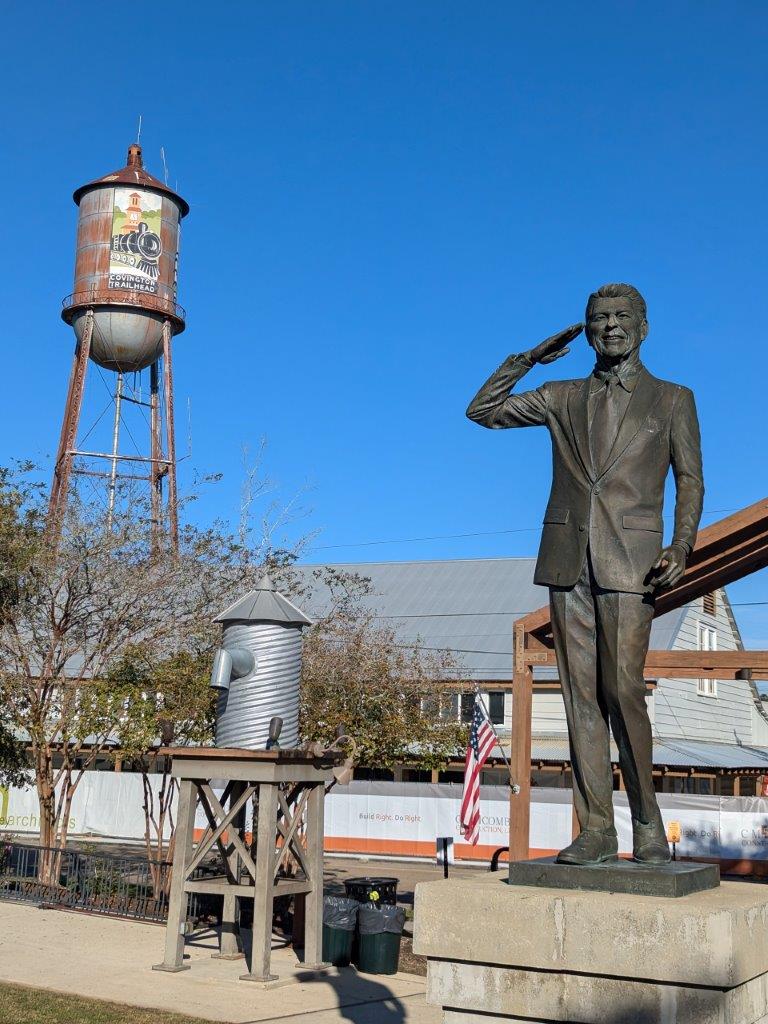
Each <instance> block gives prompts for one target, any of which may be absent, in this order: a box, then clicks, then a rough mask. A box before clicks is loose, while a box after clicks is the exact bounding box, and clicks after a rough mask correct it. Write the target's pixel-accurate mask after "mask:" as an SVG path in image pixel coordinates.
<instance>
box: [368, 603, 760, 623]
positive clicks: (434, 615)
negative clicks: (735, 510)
mask: <svg viewBox="0 0 768 1024" xmlns="http://www.w3.org/2000/svg"><path fill="white" fill-rule="evenodd" d="M729 604H730V606H731V608H758V607H762V606H764V605H768V601H730V602H729ZM532 611H535V609H533V608H524V609H520V608H516V609H514V610H512V611H509V610H507V609H506V608H502V609H499V611H493V612H409V613H408V614H407V615H373V616H371V618H374V619H467V618H476V617H480V616H488V615H530V614H531V612H532Z"/></svg>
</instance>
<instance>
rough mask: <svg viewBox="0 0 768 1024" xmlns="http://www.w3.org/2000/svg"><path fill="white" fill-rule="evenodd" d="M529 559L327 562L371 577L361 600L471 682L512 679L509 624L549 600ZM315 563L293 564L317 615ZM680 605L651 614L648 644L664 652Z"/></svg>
mask: <svg viewBox="0 0 768 1024" xmlns="http://www.w3.org/2000/svg"><path fill="white" fill-rule="evenodd" d="M535 565H536V559H534V558H475V559H464V558H461V559H451V560H445V561H434V562H353V563H334V564H332V565H330V566H329V568H333V569H337V570H341V571H346V572H349V573H355V574H357V575H360V576H364V577H367V578H369V579H370V581H371V593H370V594H369V595H367V596H366V597H365V598H364V599H363V603H364V604H365V606H366V607H367V608H368V609H370V611H372V612H373V613H374V614H375V615H376V616H379V617H381V619H382V621H386V622H388V623H389V624H391V625H392V626H393V628H394V629H395V631H396V633H397V636H398V638H399V639H401V640H402V641H403V642H404V643H406V642H408V643H412V642H414V641H416V640H417V639H418V640H421V643H422V644H423V646H424V647H428V648H437V649H440V650H442V649H448V650H450V651H453V652H454V653H455V656H456V659H457V661H458V662H459V664H460V669H459V671H457V673H456V674H457V676H458V677H459V678H463V679H473V680H489V681H490V680H504V679H510V680H511V678H512V625H513V623H514V622H515V620H516V619H519V618H521V617H522V616H523V615H526V614H528V613H529V612H532V611H535V609H537V608H540V607H541V606H542V605H543V604H546V603H547V600H548V594H547V588H546V587H539V586H536V585H535V584H534V582H533V571H534V567H535ZM316 569H317V566H296V571H297V572H298V573H299V574H300V576H301V577H302V579H303V581H304V582H306V583H307V584H310V585H311V586H312V588H313V589H314V593H313V597H312V598H311V600H310V601H309V602H308V611H309V613H310V614H311V615H313V617H315V618H317V617H320V616H322V614H323V613H324V612H325V611H326V610H327V608H328V607H329V605H330V600H331V596H330V592H329V591H328V590H327V589H325V588H324V587H323V586H321V585H319V584H318V583H317V580H316V578H315V577H314V576H313V575H312V571H313V570H316ZM683 614H684V610H681V611H674V612H670V613H669V614H667V615H662V616H661V617H660V618H658V619H656V620H654V623H653V629H652V633H651V647H652V648H653V649H654V650H669V649H670V648H671V647H672V644H673V642H674V639H675V637H676V636H677V632H678V630H679V628H680V623H681V622H682V617H683ZM534 679H538V680H546V679H557V670H556V669H554V668H539V669H536V670H535V672H534Z"/></svg>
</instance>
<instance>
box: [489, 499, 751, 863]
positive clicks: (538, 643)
mask: <svg viewBox="0 0 768 1024" xmlns="http://www.w3.org/2000/svg"><path fill="white" fill-rule="evenodd" d="M766 565H768V498H763V499H762V500H760V501H758V502H755V504H754V505H749V506H748V507H747V508H744V509H741V510H740V511H738V512H736V513H734V514H733V515H730V516H727V517H726V518H725V519H720V520H718V521H717V522H716V523H713V524H712V525H711V526H708V527H706V529H704V530H701V531H700V532H699V535H698V537H697V539H696V546H695V547H694V549H693V552H692V553H691V557H690V559H689V563H688V566H687V568H686V571H685V574H684V575H683V578H682V579H681V580H680V582H679V583H678V584H677V586H675V587H673V588H672V589H671V590H668V591H666V592H665V593H663V594H661V595H659V597H658V599H657V601H656V610H655V613H654V614H655V616H659V615H664V614H665V613H666V612H670V611H673V610H674V609H676V608H681V607H682V606H683V605H686V604H689V603H690V602H691V601H694V600H695V599H696V598H698V597H702V596H703V595H704V594H708V593H711V592H712V591H714V590H718V589H719V588H721V587H724V586H727V584H729V583H733V582H734V580H738V579H742V578H743V577H744V576H748V575H749V574H750V573H753V572H756V571H757V570H758V569H762V568H764V567H765V566H766ZM513 629H514V646H513V650H514V655H513V676H512V694H513V697H512V752H511V758H510V764H511V772H512V782H513V787H512V790H511V796H510V814H509V858H510V860H527V858H528V850H529V838H530V821H531V712H532V707H533V690H534V684H533V670H534V667H536V666H553V665H556V664H557V662H556V658H555V651H554V646H553V641H552V622H551V618H550V612H549V606H545V607H543V608H539V609H538V610H537V611H535V612H531V613H530V614H529V615H526V616H524V617H523V618H521V619H518V621H517V622H516V623H515V624H514V627H513ZM645 676H646V678H647V679H658V678H682V679H706V678H711V679H746V678H752V677H757V678H763V679H768V651H649V652H648V657H647V658H646V662H645Z"/></svg>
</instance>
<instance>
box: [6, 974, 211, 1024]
mask: <svg viewBox="0 0 768 1024" xmlns="http://www.w3.org/2000/svg"><path fill="white" fill-rule="evenodd" d="M0 1024H203V1021H202V1019H201V1018H200V1017H184V1016H180V1015H179V1014H178V1013H161V1012H160V1011H159V1010H141V1009H139V1008H138V1007H135V1006H125V1005H123V1004H122V1003H106V1002H102V1001H101V1000H100V999H82V998H80V996H66V995H61V994H59V993H58V992H48V991H46V990H45V989H41V988H27V987H26V986H25V985H5V984H0Z"/></svg>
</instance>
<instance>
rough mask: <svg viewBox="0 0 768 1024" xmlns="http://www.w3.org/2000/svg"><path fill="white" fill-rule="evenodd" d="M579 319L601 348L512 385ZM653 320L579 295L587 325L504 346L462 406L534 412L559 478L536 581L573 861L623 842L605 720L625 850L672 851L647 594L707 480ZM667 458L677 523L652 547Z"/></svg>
mask: <svg viewBox="0 0 768 1024" xmlns="http://www.w3.org/2000/svg"><path fill="white" fill-rule="evenodd" d="M585 328H586V335H587V341H588V342H589V344H590V345H591V347H592V348H593V349H594V350H595V355H596V357H597V361H596V363H595V368H594V370H593V371H592V373H591V374H590V375H589V376H588V377H587V378H586V379H584V380H566V381H552V382H550V383H547V384H542V386H541V387H539V388H536V390H535V391H527V392H525V393H523V394H518V395H512V394H510V391H511V389H512V388H513V387H514V385H515V384H517V382H518V381H519V380H520V379H521V378H522V377H523V376H524V375H525V374H526V373H527V372H528V371H529V370H530V369H531V367H532V366H533V365H534V364H535V363H552V362H554V361H555V360H556V359H559V358H560V357H561V356H564V355H566V353H567V352H568V348H567V345H568V343H569V342H571V341H572V340H573V339H574V338H575V337H577V336H578V335H579V334H580V333H581V331H582V330H584V329H585ZM647 333H648V321H647V319H646V306H645V301H644V299H643V297H642V295H641V294H640V293H639V292H638V290H637V289H636V288H633V287H632V286H631V285H627V284H607V285H603V287H602V288H598V290H597V291H596V292H594V293H593V294H592V295H590V297H589V300H588V302H587V311H586V324H574V325H573V326H572V327H568V328H566V330H564V331H561V332H560V333H559V334H555V335H553V336H552V337H551V338H547V340H546V341H543V342H542V343H541V344H540V345H537V346H536V347H535V348H533V349H531V350H530V351H529V352H524V353H522V354H521V355H512V356H510V357H509V358H508V359H507V360H506V361H505V362H504V363H502V365H501V366H500V367H499V369H498V370H497V371H496V372H495V373H494V374H493V375H492V376H491V377H490V378H489V379H488V380H487V381H486V383H485V384H484V385H483V386H482V387H481V388H480V390H479V391H478V393H477V395H476V396H475V397H474V398H473V399H472V401H471V403H470V405H469V408H468V409H467V416H469V418H470V419H471V420H474V421H475V423H480V424H481V425H482V426H484V427H491V428H502V427H538V426H544V427H547V428H548V429H549V433H550V436H551V438H552V449H553V466H554V478H553V481H552V490H551V493H550V497H549V503H548V505H547V510H546V512H545V514H544V530H543V533H542V537H541V546H540V548H539V557H538V561H537V563H536V574H535V576H534V580H535V582H536V583H539V584H542V585H544V586H547V587H549V593H550V608H551V611H552V631H553V634H554V641H555V651H556V653H557V664H558V669H559V674H560V683H561V686H562V691H563V700H564V702H565V713H566V718H567V721H568V736H569V740H570V748H571V763H572V766H573V795H574V804H575V807H576V814H577V816H578V819H579V825H580V826H581V832H580V834H579V836H578V837H577V838H576V839H575V840H574V841H573V842H572V843H571V844H570V846H568V847H566V849H564V850H562V851H561V852H560V854H559V856H558V860H559V861H561V862H563V863H568V864H599V863H601V862H603V861H609V860H614V859H616V856H617V852H618V843H617V837H616V829H615V827H614V821H613V801H612V797H613V775H612V772H611V760H610V746H609V723H610V728H611V730H612V731H613V735H614V738H615V740H616V745H617V747H618V751H619V764H620V766H621V771H622V775H623V777H624V782H625V785H626V790H627V796H628V798H629V805H630V809H631V812H632V827H633V834H634V858H635V860H637V861H642V862H644V863H663V862H665V861H667V860H669V846H668V844H667V841H666V835H665V831H664V825H663V822H662V819H661V814H660V812H659V807H658V803H657V801H656V794H655V792H654V787H653V772H652V764H653V746H652V740H651V724H650V720H649V718H648V710H647V707H646V703H645V680H644V677H643V668H644V664H645V656H646V653H647V651H648V641H649V638H650V631H651V620H652V619H653V609H654V594H655V592H656V591H658V590H659V589H661V588H664V587H670V586H673V585H674V584H675V583H676V582H677V581H678V580H679V579H680V577H681V576H682V574H683V572H684V570H685V565H686V561H687V559H688V556H689V555H690V553H691V549H692V547H693V544H694V541H695V539H696V530H697V528H698V524H699V519H700V517H701V507H702V500H703V496H704V483H703V480H702V471H701V444H700V439H699V424H698V420H697V417H696V407H695V405H694V401H693V394H692V393H691V392H690V391H689V390H688V388H684V387H681V386H680V385H679V384H671V383H669V382H668V381H664V380H657V379H656V377H653V376H651V374H650V373H649V372H648V371H647V370H646V368H645V367H644V366H643V364H642V363H641V362H640V352H639V350H640V345H641V344H642V342H643V341H644V339H645V337H646V335H647ZM670 466H671V467H672V471H673V473H674V478H675V483H676V486H677V495H676V500H675V526H674V534H673V537H672V543H671V544H670V545H669V546H668V547H665V548H663V549H662V532H663V521H662V508H663V504H664V484H665V481H666V478H667V475H668V472H669V468H670Z"/></svg>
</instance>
